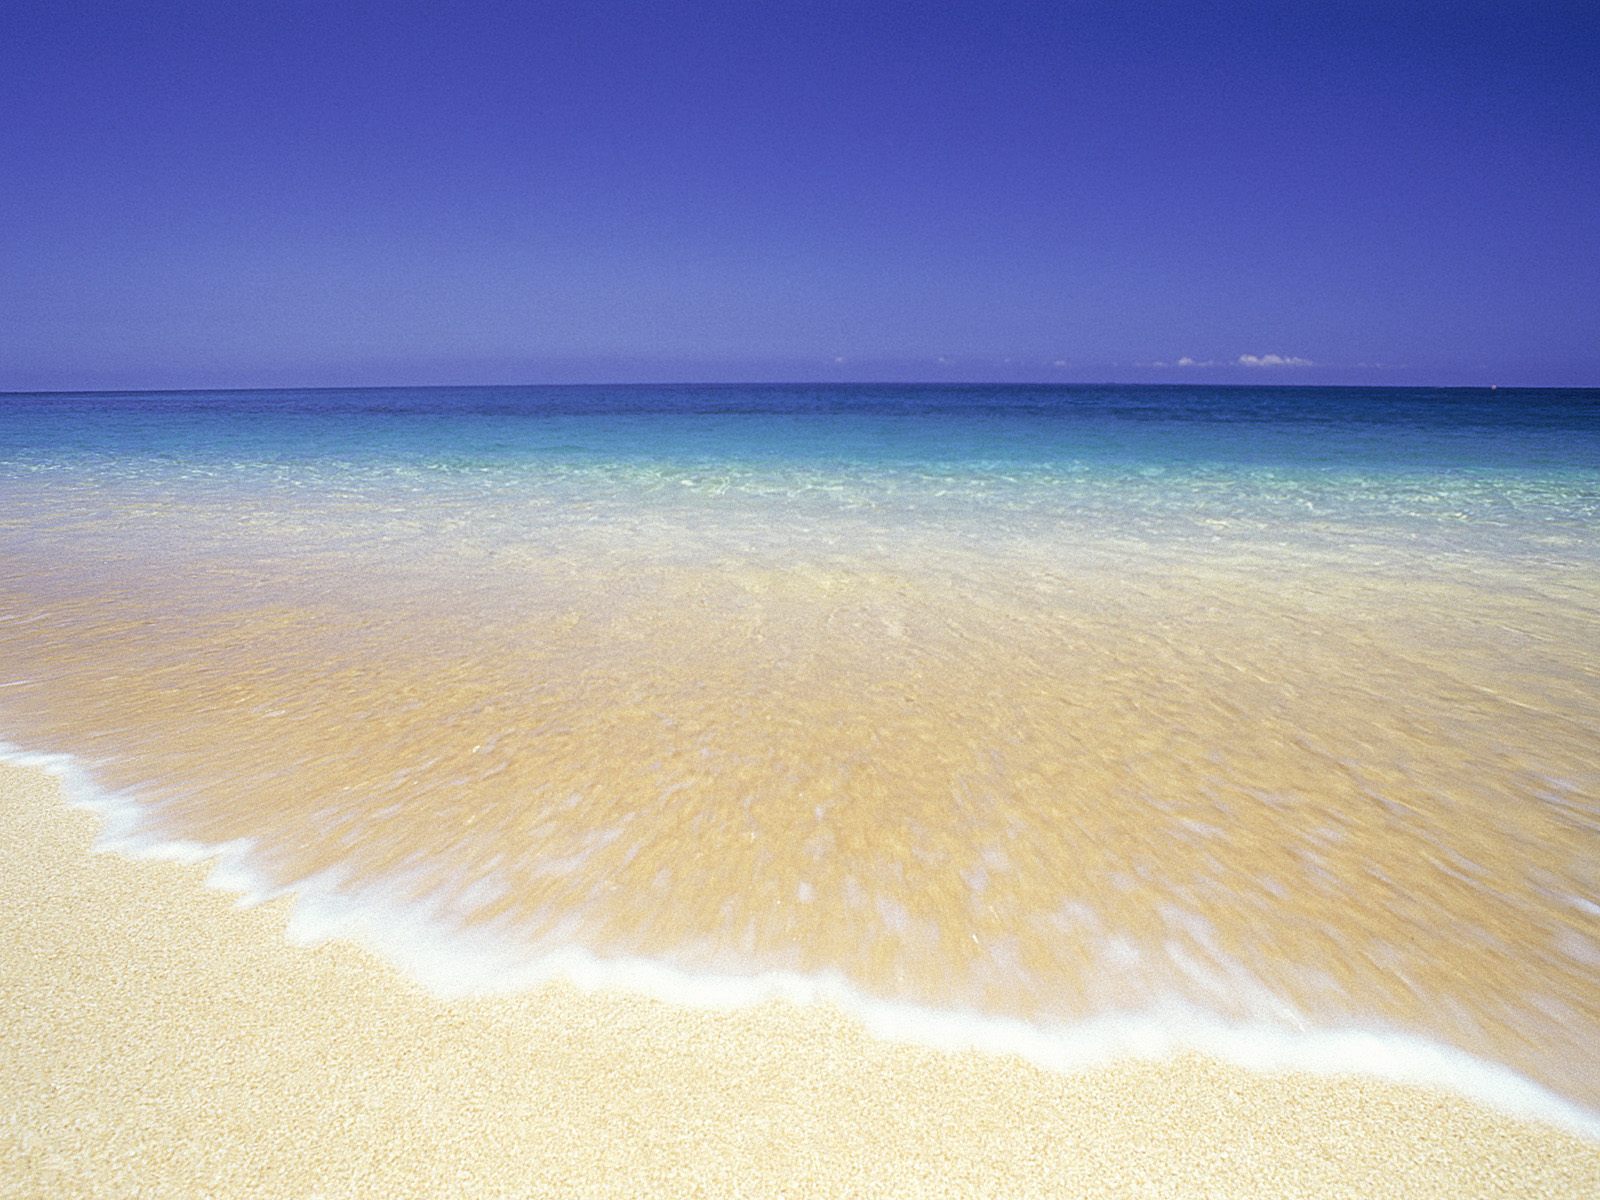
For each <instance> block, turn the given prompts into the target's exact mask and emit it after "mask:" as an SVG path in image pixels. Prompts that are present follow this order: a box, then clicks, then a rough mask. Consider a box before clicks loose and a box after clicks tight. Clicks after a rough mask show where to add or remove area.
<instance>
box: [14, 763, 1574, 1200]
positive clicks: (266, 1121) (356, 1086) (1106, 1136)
mask: <svg viewBox="0 0 1600 1200" xmlns="http://www.w3.org/2000/svg"><path fill="white" fill-rule="evenodd" d="M93 833H94V821H93V819H92V818H91V817H90V816H88V815H87V814H85V813H82V812H79V811H75V810H71V809H68V808H67V807H66V806H65V804H64V803H63V802H62V799H61V796H60V791H59V788H58V787H57V785H56V783H55V781H54V780H53V779H51V778H50V777H48V776H46V775H44V774H42V773H39V772H34V771H23V770H18V769H15V768H9V767H5V768H0V1022H3V1033H4V1037H3V1040H0V1195H5V1196H19V1197H20V1196H26V1197H45V1196H52V1197H54V1196H97V1197H103V1196H296V1197H309V1196H323V1197H334V1196H354V1195H360V1196H381V1197H389V1196H411V1195H429V1196H452V1197H453V1196H495V1197H511V1196H523V1195H564V1196H570V1195H601V1194H603V1195H638V1194H655V1195H667V1196H686V1195H807V1196H809V1195H874V1194H876V1195H1093V1196H1123V1195H1137V1196H1307V1197H1313V1196H1314V1197H1319V1198H1321V1197H1335V1196H1352V1197H1353V1196H1361V1197H1369V1196H1441V1197H1443V1196H1449V1197H1456V1198H1459V1197H1468V1196H1485V1197H1487V1196H1507V1197H1537V1196H1550V1197H1557V1196H1559V1197H1584V1198H1592V1197H1595V1196H1600V1146H1595V1145H1592V1144H1589V1143H1586V1142H1584V1141H1581V1140H1579V1139H1577V1138H1575V1137H1573V1136H1571V1135H1569V1134H1567V1133H1564V1132H1561V1131H1558V1130H1555V1129H1551V1128H1547V1127H1544V1126H1540V1125H1536V1124H1530V1123H1524V1122H1519V1121H1515V1120H1511V1119H1508V1118H1505V1117H1503V1116H1500V1115H1497V1114H1493V1113H1489V1112H1485V1111H1483V1110H1481V1109H1479V1108H1476V1107H1474V1106H1472V1105H1470V1104H1468V1103H1466V1102H1464V1101H1462V1100H1458V1099H1456V1098H1453V1097H1449V1096H1444V1095H1439V1094H1434V1093H1431V1092H1427V1091H1422V1090H1419V1089H1413V1088H1406V1087H1399V1086H1394V1085H1390V1084H1381V1083H1373V1082H1369V1081H1361V1080H1343V1079H1341V1080H1329V1079H1320V1078H1312V1077H1303V1076H1262V1075H1252V1074H1250V1073H1247V1072H1243V1071H1240V1070H1237V1069H1234V1068H1232V1067H1226V1066H1222V1065H1219V1064H1215V1063H1211V1062H1208V1061H1205V1060H1201V1059H1197V1058H1187V1059H1181V1060H1177V1061H1173V1062H1167V1063H1162V1064H1149V1063H1134V1064H1128V1065H1124V1066H1119V1067H1115V1068H1110V1069H1104V1070H1097V1071H1091V1072H1084V1073H1081V1074H1076V1075H1071V1076H1059V1075H1052V1074H1050V1073H1048V1072H1044V1071H1041V1070H1037V1069H1035V1068H1033V1067H1030V1066H1028V1065H1026V1064H1024V1063H1021V1062H1019V1061H1016V1060H1011V1059H1005V1058H999V1057H990V1056H984V1055H978V1054H966V1055H954V1054H943V1053H938V1052H935V1051H930V1050H924V1049H920V1048H917V1047H911V1046H904V1045H895V1044H888V1043H884V1042H880V1041H876V1040H874V1039H872V1038H870V1037H868V1036H867V1035H866V1034H865V1033H863V1032H862V1031H861V1030H860V1029H859V1028H858V1027H856V1026H855V1025H854V1024H853V1023H852V1022H850V1021H849V1020H848V1019H846V1018H844V1017H842V1016H840V1015H838V1014H836V1013H833V1012H830V1011H827V1010H824V1009H796V1008H793V1007H789V1006H785V1005H780V1004H771V1005H766V1006H763V1007H761V1008H757V1009H752V1010H746V1011H742V1012H736V1013H705V1012H695V1011H686V1010H681V1009H676V1008H672V1007H669V1006H667V1005H663V1004H660V1003H657V1002H654V1001H650V1000H645V999H639V998H635V997H630V996H623V995H610V994H598V995H588V994H583V993H580V992H578V991H575V990H573V989H571V988H567V987H550V988H547V989H544V990H542V991H540V992H538V993H536V994H530V995H525V996H517V997H510V998H495V999H481V1000H471V1001H463V1002H457V1003H451V1004H446V1003H442V1002H440V1001H437V1000H435V999H433V998H431V997H430V996H428V995H426V994H425V993H423V992H421V991H420V990H419V989H417V988H416V987H415V986H413V985H412V984H410V983H409V982H408V981H407V980H405V979H404V978H402V977H401V976H399V975H398V974H397V973H396V972H395V971H393V970H392V969H391V968H389V967H388V966H386V965H385V964H383V963H381V962H379V961H376V960H374V959H372V958H370V957H368V956H367V955H365V954H364V953H362V952H360V951H358V950H356V949H354V948H352V947H349V946H346V945H342V944H330V945H326V946H322V947H319V948H317V949H313V950H306V949H300V948H296V947H294V946H292V945H290V944H288V943H287V942H285V940H284V938H283V936H282V931H283V926H284V921H285V908H284V905H283V903H282V902H279V903H275V904H272V905H267V906H264V907H262V908H257V909H250V910H241V909H238V908H236V907H235V906H234V903H233V901H232V899H231V898H230V897H228V896H226V895H224V894H222V893H219V892H216V891H213V890H210V889H208V888H206V887H205V886H203V883H202V880H203V877H204V874H205V872H204V869H203V868H199V867H193V866H179V865H175V864H170V863H152V862H134V861H130V860H127V859H124V858H121V857H118V856H115V855H110V854H90V853H89V852H88V847H89V843H90V841H91V838H92V836H93Z"/></svg>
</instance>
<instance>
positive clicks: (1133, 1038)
mask: <svg viewBox="0 0 1600 1200" xmlns="http://www.w3.org/2000/svg"><path fill="white" fill-rule="evenodd" d="M0 761H4V762H8V763H11V764H13V765H16V766H22V767H31V768H35V769H38V770H43V771H46V772H48V773H49V774H51V775H53V776H55V777H56V778H57V779H59V780H60V781H61V785H62V789H63V791H64V792H65V794H66V796H67V799H68V801H69V802H70V803H72V804H73V805H75V806H77V807H81V808H86V809H88V810H90V811H92V812H94V813H95V814H96V815H97V816H98V817H99V818H100V820H101V830H100V834H99V836H98V838H97V839H96V842H95V848H96V849H97V850H101V851H115V852H117V853H121V854H124V855H127V856H130V857H136V858H150V859H167V860H176V861H180V862H188V863H195V862H205V861H210V862H211V863H212V869H211V872H210V875H209V876H208V878H207V881H206V882H207V884H208V885H209V886H211V887H215V888H218V889H221V890H223V891H227V892H230V893H234V894H236V895H238V896H239V902H240V903H241V904H244V905H250V904H257V903H261V902H263V901H266V900H270V899H273V898H275V897H278V896H282V895H292V897H293V907H292V909H291V914H290V919H289V926H288V930H287V936H288V937H289V938H290V940H292V941H293V942H295V943H297V944H304V945H310V944H315V943H318V942H322V941H326V940H329V939H332V938H339V939H344V940H346V941H350V942H353V943H355V944H357V945H360V946H362V947H364V948H365V949H367V950H369V951H371V952H373V953H376V954H378V955H380V956H381V957H383V958H385V959H387V960H388V961H389V962H391V963H393V964H394V965H395V966H397V967H399V968H400V969H401V970H402V971H404V972H405V973H406V974H408V975H409V976H411V977H412V978H413V979H415V980H416V981H417V982H418V983H420V984H421V985H422V986H423V987H425V988H426V989H428V990H429V991H430V992H432V993H433V994H435V995H437V996H439V997H440V998H441V999H446V1000H448V999H453V998H459V997H463V996H468V995H482V994H494V993H507V992H517V991H524V990H529V989H533V988H537V987H539V986H541V985H543V984H546V983H550V982H554V981H564V982H567V983H571V984H574V985H576V986H578V987H580V988H584V989H589V990H622V991H627V992H632V993H636V994H641V995H645V996H650V997H653V998H655V999H658V1000H662V1001H666V1002H668V1003H672V1004H677V1005H683V1006H687V1007H695V1008H710V1009H729V1008H740V1007H745V1006H749V1005H754V1004H760V1003H763V1002H766V1001H770V1000H783V1001H787V1002H789V1003H793V1004H800V1005H805V1004H826V1005H830V1006H832V1007H835V1008H837V1009H840V1010H842V1011H844V1012H846V1013H848V1014H849V1015H851V1016H853V1017H855V1018H856V1019H857V1020H859V1021H860V1022H861V1023H862V1024H863V1025H864V1026H865V1027H866V1029H867V1030H868V1031H870V1032H871V1033H872V1034H874V1035H875V1036H878V1037H881V1038H884V1039H888V1040H893V1041H901V1042H911V1043H915V1044H918V1045H923V1046H928V1047H931V1048H934V1049H938V1050H945V1051H952V1052H961V1051H971V1050H977V1051H983V1052H987V1053H992V1054H1001V1055H1015V1056H1017V1057H1020V1058H1022V1059H1025V1060H1026V1061H1028V1062H1031V1063H1033V1064H1035V1065H1036V1066H1039V1067H1042V1068H1045V1069H1047V1070H1054V1071H1062V1072H1070V1071H1077V1070H1083V1069H1086V1068H1089V1067H1095V1066H1101V1065H1105V1064H1107V1063H1112V1062H1116V1061H1118V1060H1125V1059H1130V1058H1133V1059H1152V1058H1163V1057H1168V1056H1171V1055H1173V1054H1177V1053H1181V1052H1184V1051H1194V1052H1198V1053H1200V1054H1204V1055H1207V1056H1209V1057H1212V1058H1215V1059H1220V1060H1221V1061H1223V1062H1227V1063H1231V1064H1234V1065H1236V1066H1240V1067H1244V1068H1247V1069H1250V1070H1256V1071H1262V1072H1280V1071H1292V1072H1305V1073H1309V1074H1315V1075H1324V1076H1366V1077H1370V1078H1376V1079H1381V1080H1388V1081H1391V1082H1395V1083H1403V1084H1412V1085H1417V1086H1421V1087H1427V1088H1433V1089H1436V1090H1440V1091H1445V1092H1451V1093H1454V1094H1456V1095H1458V1096H1461V1097H1463V1098H1465V1099H1468V1100H1471V1101H1474V1102H1476V1103H1479V1104H1482V1105H1484V1106H1486V1107H1488V1108H1491V1109H1494V1110H1497V1111H1499V1112H1503V1113H1506V1114H1508V1115H1511V1116H1515V1117H1521V1118H1525V1119H1531V1120H1537V1121H1544V1122H1547V1123H1549V1124H1552V1125H1556V1126H1558V1127H1561V1128H1563V1129H1566V1130H1569V1131H1571V1132H1573V1133H1575V1134H1578V1135H1579V1136H1582V1137H1585V1138H1588V1139H1590V1140H1592V1141H1596V1142H1600V1114H1596V1113H1593V1112H1590V1111H1589V1110H1587V1109H1585V1108H1583V1107H1581V1106H1579V1105H1577V1104H1575V1103H1573V1102H1572V1101H1569V1100H1566V1099H1564V1098H1563V1097H1561V1096H1559V1095H1557V1094H1556V1093H1554V1092H1552V1091H1550V1090H1549V1089H1548V1088H1545V1087H1543V1086H1541V1085H1540V1084H1538V1083H1535V1082H1534V1081H1532V1080H1530V1079H1527V1078H1525V1077H1523V1076H1521V1075H1519V1074H1517V1073H1516V1072H1514V1071H1512V1070H1510V1069H1509V1068H1507V1067H1504V1066H1501V1065H1500V1064H1498V1063H1494V1062H1490V1061H1487V1060H1484V1059H1479V1058H1476V1057H1474V1056H1472V1055H1470V1054H1468V1053H1466V1052H1465V1051H1462V1050H1458V1049H1455V1048H1454V1047H1451V1046H1447V1045H1444V1044H1442V1043H1439V1042H1434V1041H1430V1040H1428V1039H1426V1038H1421V1037H1417V1036H1414V1035H1411V1034H1407V1033H1401V1032H1396V1031H1392V1030H1383V1029H1367V1028H1340V1029H1312V1028H1305V1027H1300V1028H1295V1027H1292V1026H1291V1025H1273V1024H1267V1023H1263V1022H1229V1021H1224V1020H1220V1019H1218V1018H1217V1017H1216V1016H1214V1015H1212V1014H1209V1013H1207V1012H1204V1011H1203V1010H1200V1009H1198V1008H1196V1007H1195V1006H1194V1005H1192V1004H1189V1003H1186V1002H1184V1001H1181V1000H1178V999H1175V998H1166V999H1162V1000H1160V1001H1158V1002H1155V1003H1152V1004H1151V1005H1150V1006H1148V1007H1147V1008H1145V1009H1144V1010H1142V1011H1138V1012H1122V1013H1112V1014H1106V1015H1104V1016H1099V1017H1094V1018H1090V1019H1086V1020H1082V1021H1077V1022H1073V1023H1071V1024H1060V1025H1042V1024H1034V1023H1031V1022H1027V1021H1022V1020H1017V1019H1012V1018H1006V1017H998V1016H992V1015H988V1014H983V1013H976V1012H968V1011H947V1010H939V1009H932V1008H925V1007H920V1006H917V1005H913V1004H907V1003H901V1002H896V1001H890V1000H883V999H879V998H876V997H873V996H870V995H867V994H865V993H864V992H862V991H861V990H860V989H859V988H857V987H856V986H854V985H853V984H852V983H851V982H850V981H849V980H848V979H846V978H844V977H843V976H842V975H839V974H837V973H823V974H815V975H807V974H799V973H796V972H790V971H768V972H762V973H753V974H739V973H734V972H728V973H716V972H701V971H687V970H683V969H680V968H677V967H674V966H671V965H668V964H664V963H660V962H656V961H652V960H649V959H643V958H600V957H597V956H595V955H593V954H591V953H589V952H588V951H585V950H583V949H581V948H579V947H577V946H570V947H565V948H562V949H557V950H551V951H546V952H543V953H539V954H537V955H535V956H533V957H529V955H528V953H527V951H526V950H524V949H522V948H520V947H516V946H514V945H513V943H512V942H511V940H510V939H508V938H504V937H500V936H497V935H496V933H495V932H494V931H493V930H492V929H479V928H466V929H462V928H458V927H448V926H447V924H446V922H445V921H444V919H443V917H442V915H441V914H440V913H439V912H438V902H437V901H429V900H419V899H417V898H416V896H417V893H416V892H414V891H412V890H411V889H410V888H408V886H407V885H408V881H407V880H406V879H404V878H396V879H394V880H392V881H390V882H389V883H388V884H386V885H384V886H371V885H364V886H363V887H362V888H361V890H360V893H359V895H357V894H352V893H351V892H349V891H346V890H345V889H344V886H343V885H344V883H345V881H344V880H343V879H342V878H341V877H340V876H339V874H338V873H337V872H324V873H322V874H320V875H316V876H313V877H311V878H308V879H305V880H303V881H301V882H300V883H297V884H296V885H295V886H294V887H293V888H292V889H290V888H284V887H281V886H278V885H274V884H271V883H269V882H267V881H266V880H264V879H263V878H262V876H261V875H260V874H259V873H258V872H257V871H256V870H254V869H253V868H252V867H251V866H250V858H251V855H252V851H253V849H254V847H253V845H252V843H251V842H249V841H248V840H246V839H237V840H234V841H230V842H226V843H223V844H220V845H204V844H202V843H198V842H193V841H182V840H179V841H171V840H161V839H158V838H155V837H154V836H152V835H151V834H149V833H148V832H147V831H145V830H144V829H143V828H142V813H141V809H140V807H139V805H138V802H137V800H136V799H135V798H134V797H132V796H131V795H128V794H126V793H114V792H108V791H105V790H103V789H100V788H98V787H97V786H96V785H95V784H94V782H93V780H92V778H91V777H90V774H89V773H88V772H87V771H86V770H85V769H84V768H83V767H82V766H80V765H79V764H78V763H77V762H76V761H75V760H73V759H72V758H71V757H69V756H67V755H60V754H39V753H32V752H27V751H23V750H20V749H17V748H16V747H13V746H11V745H8V744H6V743H3V742H0Z"/></svg>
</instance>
